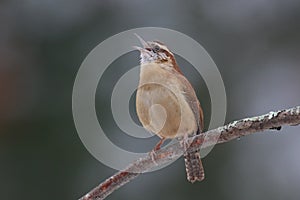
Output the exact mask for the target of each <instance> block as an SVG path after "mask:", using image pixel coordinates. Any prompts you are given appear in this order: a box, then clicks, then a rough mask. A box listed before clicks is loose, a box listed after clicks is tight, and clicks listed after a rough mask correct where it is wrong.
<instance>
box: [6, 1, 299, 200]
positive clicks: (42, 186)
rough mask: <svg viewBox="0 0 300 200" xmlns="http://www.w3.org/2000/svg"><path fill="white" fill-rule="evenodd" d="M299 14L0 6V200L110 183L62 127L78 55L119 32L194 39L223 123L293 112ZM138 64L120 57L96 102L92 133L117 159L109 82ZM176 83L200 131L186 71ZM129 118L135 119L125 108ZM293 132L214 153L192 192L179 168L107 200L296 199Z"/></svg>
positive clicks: (169, 6) (215, 6)
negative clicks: (106, 140) (101, 136)
mask: <svg viewBox="0 0 300 200" xmlns="http://www.w3.org/2000/svg"><path fill="white" fill-rule="evenodd" d="M299 10H300V1H297V0H287V1H280V0H264V1H263V0H255V1H246V0H223V1H206V0H203V1H193V2H189V1H179V0H172V1H171V0H166V1H163V2H162V1H147V0H140V1H137V0H132V1H126V2H125V1H121V0H110V1H108V0H102V1H94V0H91V1H84V0H72V1H55V0H51V1H50V0H40V1H37V0H23V1H16V0H10V1H8V0H4V1H1V2H0V196H1V197H0V198H1V199H12V200H14V199H41V198H42V199H44V200H46V199H78V198H79V197H81V196H82V195H84V194H85V193H86V192H88V191H89V190H90V189H92V188H93V187H94V186H96V185H97V184H99V183H100V182H101V181H102V180H104V179H106V178H108V177H109V176H111V175H112V174H113V173H115V170H113V169H110V168H108V167H106V166H104V165H103V164H101V163H100V162H99V161H97V160H96V159H95V158H94V157H93V156H92V155H91V154H89V152H88V151H87V150H86V149H85V147H84V146H83V144H82V143H81V141H80V139H79V137H78V135H77V132H76V129H75V126H74V122H73V118H72V87H73V83H74V79H75V76H76V73H77V70H78V69H79V67H80V65H81V63H82V61H83V60H84V58H85V57H86V56H87V54H88V53H89V52H90V51H91V50H92V49H93V48H94V47H95V46H96V45H98V44H99V43H100V42H101V41H103V40H105V39H106V38H108V37H110V36H112V35H114V34H117V33H119V32H121V31H125V30H127V29H130V28H137V27H145V26H158V27H165V28H170V29H174V30H177V31H180V32H182V33H185V34H187V35H189V36H190V37H192V38H193V39H195V40H197V41H198V42H199V43H200V44H201V45H202V46H203V47H204V48H205V49H206V50H207V51H208V53H209V54H210V55H211V57H212V58H213V59H214V61H215V63H216V64H217V66H218V68H219V70H220V72H221V74H222V77H223V80H224V84H225V87H226V92H227V100H228V107H227V109H228V110H227V117H226V122H230V121H232V120H236V119H240V118H244V117H250V116H254V115H260V114H264V113H266V112H269V111H272V110H274V111H276V110H279V109H284V108H289V107H293V106H296V105H299V104H300V90H299V86H300V66H299V65H300V56H299V53H300V44H299V42H300V23H299V21H300V12H299ZM138 56H139V55H138V52H136V51H132V52H131V53H129V54H126V55H124V56H122V57H121V58H120V59H118V60H116V61H115V62H114V63H113V64H112V65H111V66H110V67H109V69H108V70H107V71H106V76H105V77H106V78H107V79H105V80H101V81H100V83H99V86H98V87H102V88H101V93H100V92H99V91H98V92H97V96H96V109H97V113H99V115H98V117H99V123H100V124H101V125H103V126H104V127H105V129H106V130H107V132H109V133H110V134H111V135H109V137H110V138H111V140H112V141H113V142H115V143H116V144H118V145H120V146H123V147H124V148H128V149H129V150H130V145H128V143H126V144H124V142H123V141H124V140H123V139H122V138H123V137H124V136H122V131H121V130H119V129H118V127H117V126H116V124H115V123H114V121H113V118H112V114H111V111H110V109H109V108H110V99H109V98H110V96H109V95H110V94H111V91H112V88H113V86H114V84H115V83H116V81H117V80H118V78H119V77H120V76H121V75H122V74H123V73H125V72H126V71H128V70H129V69H130V68H131V67H134V66H136V65H138V62H139V59H138ZM178 60H179V63H180V64H181V65H184V63H187V62H186V61H184V59H182V58H178ZM184 72H185V74H186V75H187V77H188V78H190V79H191V80H192V84H193V86H194V87H195V90H196V91H197V95H198V97H200V101H201V103H202V105H203V109H204V112H205V118H206V121H205V122H206V124H208V123H209V121H208V119H209V117H210V99H209V95H208V92H207V89H206V87H205V86H204V85H205V84H204V83H202V79H201V76H200V75H199V74H198V75H194V74H195V73H193V72H194V71H193V69H192V67H185V68H184ZM193 76H194V77H193ZM201 85H202V87H199V86H201ZM99 93H100V94H99ZM129 107H130V109H131V110H130V112H131V114H132V117H133V118H134V119H135V120H136V116H135V111H134V97H133V98H132V101H131V103H130V105H129ZM299 132H300V127H283V129H282V130H281V131H280V132H277V131H267V132H264V133H258V134H255V135H252V136H248V137H244V138H242V139H241V140H239V141H232V142H229V143H226V144H222V145H217V146H216V147H215V148H214V149H213V151H212V152H211V153H210V154H209V155H208V156H207V157H205V158H204V160H203V162H204V167H205V171H206V179H205V180H204V181H203V182H201V183H196V184H190V183H188V182H187V181H186V175H185V170H184V162H183V160H182V159H179V160H177V161H176V162H175V163H174V164H172V165H170V166H168V167H166V168H164V169H162V170H159V171H155V172H152V173H147V174H144V175H142V176H140V177H138V178H137V179H135V180H134V181H132V182H131V183H129V184H127V185H126V186H124V187H122V188H121V189H119V190H117V191H116V192H114V193H113V194H112V195H111V196H109V197H108V198H107V199H111V200H113V199H145V200H146V199H173V200H179V199H223V200H225V199H230V200H235V199H236V200H240V199H246V200H247V199H249V200H250V199H275V200H276V199H295V200H296V199H300V192H299V185H300V171H299V169H300V157H299V151H300V146H299V141H300V135H299ZM123 135H124V134H123ZM125 140H128V138H126V139H125ZM128 141H130V140H128ZM131 142H135V143H138V142H139V141H138V140H136V139H133V140H132V141H131ZM155 142H156V141H154V140H153V141H149V144H147V145H146V148H145V149H140V150H139V151H146V150H149V149H150V148H151V146H153V145H154V144H155Z"/></svg>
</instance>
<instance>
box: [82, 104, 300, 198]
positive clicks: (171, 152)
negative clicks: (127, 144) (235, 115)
mask: <svg viewBox="0 0 300 200" xmlns="http://www.w3.org/2000/svg"><path fill="white" fill-rule="evenodd" d="M299 124H300V106H297V107H294V108H290V109H286V110H281V111H277V112H269V113H268V114H265V115H261V116H257V117H251V118H245V119H241V120H238V121H234V122H232V123H229V124H227V125H225V126H222V127H219V128H216V129H213V130H210V131H207V132H205V133H203V134H205V139H204V140H203V136H202V137H200V136H195V137H192V138H190V139H189V140H190V141H189V142H191V148H189V149H190V150H193V148H196V147H199V145H201V149H203V148H207V147H210V146H213V145H215V144H221V143H225V142H229V141H231V140H234V139H237V138H240V137H242V136H246V135H250V134H253V133H257V132H261V131H264V130H269V129H277V130H280V128H281V126H283V125H299ZM201 138H202V139H201ZM183 153H184V149H183V147H182V145H181V144H180V142H177V143H175V144H172V145H169V146H168V147H166V148H163V149H161V150H159V151H157V152H156V153H155V159H154V160H155V161H153V157H151V156H147V157H145V158H140V159H139V160H137V161H135V162H134V163H132V164H131V165H130V166H128V167H127V168H126V169H124V170H123V171H119V172H117V173H116V174H115V175H113V176H111V177H110V178H108V179H106V180H105V181H103V182H102V183H101V184H100V185H98V186H97V187H95V188H94V189H93V190H91V191H90V192H89V193H87V194H86V195H85V196H83V197H82V198H80V200H100V199H105V198H106V197H107V196H108V195H110V194H111V193H112V192H114V191H115V190H117V189H118V188H120V187H121V186H123V185H125V184H126V183H128V182H129V181H131V180H133V179H134V178H136V177H137V176H138V175H140V174H141V173H144V172H147V171H149V170H151V169H153V168H154V167H157V166H161V165H163V164H166V163H168V162H170V161H172V160H174V159H176V158H178V157H179V156H181V155H182V154H183Z"/></svg>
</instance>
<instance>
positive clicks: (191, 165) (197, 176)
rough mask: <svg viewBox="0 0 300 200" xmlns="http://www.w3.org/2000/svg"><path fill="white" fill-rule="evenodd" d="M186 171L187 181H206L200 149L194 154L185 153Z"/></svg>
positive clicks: (193, 152)
mask: <svg viewBox="0 0 300 200" xmlns="http://www.w3.org/2000/svg"><path fill="white" fill-rule="evenodd" d="M184 162H185V169H186V174H187V179H188V181H190V182H191V183H194V182H195V181H202V180H203V179H204V168H203V166H202V162H201V158H200V148H199V149H195V150H194V151H192V152H189V150H188V149H187V151H186V152H185V153H184Z"/></svg>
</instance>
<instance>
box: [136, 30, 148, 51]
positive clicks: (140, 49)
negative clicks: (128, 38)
mask: <svg viewBox="0 0 300 200" xmlns="http://www.w3.org/2000/svg"><path fill="white" fill-rule="evenodd" d="M134 35H135V36H136V37H137V38H138V39H139V41H140V42H141V44H142V45H143V47H138V46H133V48H135V49H137V50H139V51H143V52H147V49H146V48H150V45H149V44H148V43H147V42H146V41H145V40H144V39H143V38H141V36H139V35H138V34H136V33H135V34H134Z"/></svg>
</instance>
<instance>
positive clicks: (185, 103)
mask: <svg viewBox="0 0 300 200" xmlns="http://www.w3.org/2000/svg"><path fill="white" fill-rule="evenodd" d="M136 36H137V37H138V38H139V40H140V42H141V43H142V45H143V47H135V48H136V49H138V50H139V51H140V58H141V60H140V64H141V69H140V80H139V87H138V89H137V94H136V111H137V115H138V118H139V120H140V122H141V123H142V125H143V127H144V128H145V129H147V130H148V131H150V132H153V133H155V134H156V135H157V136H159V137H160V138H161V140H160V142H159V143H158V144H157V145H156V147H155V148H154V150H158V149H159V148H160V146H161V144H162V143H163V141H164V140H165V139H173V138H182V137H183V138H187V137H188V136H193V135H195V134H201V132H202V129H203V112H202V109H201V107H200V103H199V101H198V99H197V96H196V94H195V91H194V89H193V87H192V85H191V84H190V82H189V81H188V80H187V79H186V77H185V76H184V75H183V73H182V72H181V70H180V68H179V67H178V65H177V63H176V60H175V57H174V54H173V53H172V52H171V51H170V50H169V49H168V48H167V47H166V46H165V45H164V44H163V43H161V42H158V41H148V42H146V41H144V40H143V39H142V38H141V37H140V36H138V35H136ZM184 144H185V143H184ZM199 151H200V148H199V149H197V150H194V151H192V152H191V151H189V150H188V147H187V149H186V152H185V153H184V160H185V166H186V172H187V179H188V180H189V181H190V182H192V183H193V182H195V181H201V180H203V179H204V169H203V166H202V163H201V159H200V152H199Z"/></svg>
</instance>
